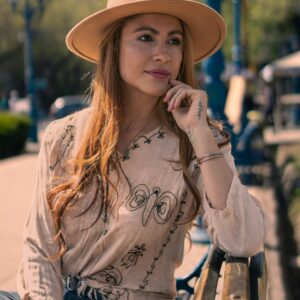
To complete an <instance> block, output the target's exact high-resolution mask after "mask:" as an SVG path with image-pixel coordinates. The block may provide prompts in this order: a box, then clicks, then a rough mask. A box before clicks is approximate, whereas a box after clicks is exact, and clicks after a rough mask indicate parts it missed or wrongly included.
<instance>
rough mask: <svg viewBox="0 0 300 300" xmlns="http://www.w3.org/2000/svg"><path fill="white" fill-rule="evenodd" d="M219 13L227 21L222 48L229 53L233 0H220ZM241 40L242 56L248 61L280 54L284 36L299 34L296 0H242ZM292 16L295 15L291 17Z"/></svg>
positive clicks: (299, 8) (299, 12)
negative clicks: (225, 37)
mask: <svg viewBox="0 0 300 300" xmlns="http://www.w3.org/2000/svg"><path fill="white" fill-rule="evenodd" d="M223 3H224V4H223V15H224V17H225V20H226V22H227V23H228V33H229V35H228V38H227V41H226V43H225V47H224V51H225V55H226V57H227V59H230V57H231V55H232V54H231V49H232V43H233V4H232V3H233V1H230V0H226V1H223ZM242 3H243V8H242V23H243V24H242V44H243V45H244V48H245V52H246V53H245V59H246V61H247V62H248V63H249V64H250V65H259V64H261V63H265V62H269V61H271V60H274V59H276V58H278V57H279V56H281V48H282V45H283V43H284V42H286V39H287V37H289V36H291V35H293V34H296V35H297V34H298V35H299V34H300V32H299V28H298V27H297V24H296V21H295V20H297V19H298V20H299V19H300V6H299V3H298V1H297V0H280V1H277V0H244V1H242ZM293 18H295V19H294V20H293Z"/></svg>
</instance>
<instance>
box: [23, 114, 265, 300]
mask: <svg viewBox="0 0 300 300" xmlns="http://www.w3.org/2000/svg"><path fill="white" fill-rule="evenodd" d="M88 112H89V109H86V110H84V111H81V112H79V113H76V114H74V115H72V116H69V117H66V118H64V119H61V120H57V121H55V122H52V123H51V124H50V125H49V126H48V128H47V130H46V133H45V135H44V140H43V142H42V145H41V150H40V153H39V160H38V170H37V181H36V188H35V194H34V197H33V203H32V206H31V210H30V214H29V216H28V219H27V223H26V226H25V230H24V250H23V260H22V264H21V266H20V269H19V274H18V291H19V293H20V295H21V297H22V299H43V300H44V299H47V300H50V299H54V300H59V299H62V298H63V287H62V278H63V277H65V276H68V275H72V276H80V277H81V278H84V279H85V280H86V281H87V283H88V284H89V285H90V286H92V287H97V288H101V289H102V291H103V293H104V294H105V295H107V296H108V297H109V299H122V300H123V299H130V300H131V299H139V300H141V299H143V300H144V299H151V300H154V299H155V300H157V299H173V298H174V296H175V294H176V287H175V279H174V270H175V268H177V267H178V266H179V265H180V264H181V262H182V259H183V253H184V250H183V248H184V238H185V235H186V232H187V230H188V229H189V226H190V224H184V221H185V219H186V218H187V217H188V215H189V213H191V211H192V208H193V205H192V195H191V193H190V192H189V190H188V189H187V187H186V184H185V182H184V180H183V177H182V172H181V171H180V166H179V165H176V164H174V163H171V162H169V161H168V160H167V159H178V157H179V140H178V138H177V137H176V136H175V135H174V134H172V133H171V132H170V131H169V130H167V129H166V128H165V127H162V126H161V127H160V128H157V129H155V130H153V131H151V132H150V133H148V134H147V136H140V137H138V138H137V139H136V140H135V141H134V142H133V143H132V145H131V150H130V151H129V155H128V157H125V158H123V157H122V154H121V153H118V155H120V157H121V159H120V160H121V165H122V168H123V170H124V172H125V173H126V175H127V177H128V179H129V180H130V182H131V184H132V192H131V193H130V191H129V187H128V185H127V183H126V181H124V180H121V181H120V183H119V184H118V186H117V190H118V193H119V200H118V203H119V207H118V215H114V214H112V215H109V216H108V222H107V223H104V221H103V220H104V219H103V218H102V217H101V218H100V219H99V220H98V221H97V222H96V224H95V225H94V226H92V227H91V228H90V229H88V230H85V229H87V228H88V227H89V225H91V224H92V223H93V222H94V221H95V219H96V216H97V209H96V208H95V209H94V208H93V209H91V210H89V211H88V212H87V213H86V214H84V215H82V216H78V215H79V214H80V212H83V211H84V209H85V208H86V207H88V205H89V203H90V201H91V200H92V199H93V196H94V194H95V192H96V191H97V187H98V183H97V179H95V180H94V181H93V182H91V185H90V186H89V187H88V188H87V190H86V191H85V193H84V194H83V195H81V197H80V200H79V201H78V204H77V205H76V206H75V207H72V208H70V209H68V211H67V213H66V214H65V215H64V217H63V224H62V226H63V233H64V237H65V241H66V244H67V252H66V253H65V255H64V256H63V257H62V258H61V260H59V261H56V262H51V261H49V260H47V259H46V257H47V256H48V255H53V254H55V253H56V251H57V248H56V247H55V246H53V244H52V239H53V234H54V233H53V232H54V230H53V221H52V218H51V215H50V213H49V210H48V208H47V203H46V199H45V195H46V192H47V190H48V189H49V187H50V186H51V185H52V184H53V181H54V179H55V180H57V179H56V178H57V177H66V176H70V175H68V173H70V167H68V164H67V161H68V159H70V158H72V157H74V156H75V153H76V149H78V145H79V143H80V141H81V140H82V136H83V134H84V127H85V124H86V123H87V118H88ZM216 139H217V140H218V142H220V141H222V137H221V136H219V137H216ZM230 149H231V146H230V144H228V145H226V146H223V147H221V150H222V151H223V153H224V157H225V159H226V161H227V162H228V164H229V165H230V167H231V168H232V170H234V177H233V181H232V184H231V187H230V191H229V194H228V199H227V206H226V208H225V209H224V210H222V211H221V210H217V209H213V208H211V207H210V206H209V204H208V202H207V199H206V197H205V187H204V186H203V181H202V178H201V173H200V169H199V167H198V166H197V164H196V162H195V160H194V161H192V162H191V163H190V166H189V171H190V172H191V174H192V176H193V178H194V180H195V182H196V183H197V186H198V188H199V191H200V193H201V195H202V197H203V200H204V201H203V203H202V207H203V209H204V212H205V213H204V215H203V220H204V223H205V224H206V225H207V231H208V234H209V236H210V238H211V240H212V242H213V243H214V244H215V245H216V246H218V247H220V248H222V249H223V250H225V251H228V252H229V253H230V254H232V255H235V256H252V255H254V254H255V253H257V252H258V251H260V250H261V249H262V247H263V241H264V232H265V219H266V217H265V215H264V212H263V210H262V208H261V205H260V204H259V202H258V201H257V200H256V199H255V198H254V197H252V196H251V195H250V194H249V193H248V191H247V188H246V187H245V186H243V185H242V184H241V183H240V181H239V178H238V176H237V173H236V170H235V166H234V161H233V157H232V156H231V153H230ZM68 170H69V171H68ZM110 178H111V180H112V181H113V182H114V180H115V178H116V174H115V171H113V170H111V172H110ZM121 179H122V177H121ZM115 182H116V181H115ZM26 295H27V297H28V296H29V297H28V298H27V297H26Z"/></svg>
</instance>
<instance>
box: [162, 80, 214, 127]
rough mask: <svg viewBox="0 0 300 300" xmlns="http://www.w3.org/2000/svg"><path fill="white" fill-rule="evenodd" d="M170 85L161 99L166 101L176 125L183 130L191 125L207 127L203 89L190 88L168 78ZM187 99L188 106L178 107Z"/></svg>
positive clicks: (205, 96)
mask: <svg viewBox="0 0 300 300" xmlns="http://www.w3.org/2000/svg"><path fill="white" fill-rule="evenodd" d="M170 83H171V85H172V87H171V88H170V89H169V90H168V91H167V93H166V95H165V97H164V99H163V101H164V102H166V103H168V111H170V112H172V114H173V116H174V119H175V121H176V123H177V125H178V126H179V127H180V128H181V129H182V130H183V131H185V132H187V131H188V130H189V129H191V128H192V127H195V126H197V127H208V124H207V120H206V116H207V94H206V92H205V91H203V90H197V89H193V88H191V87H190V86H189V85H187V84H184V83H182V82H180V81H178V80H170ZM183 99H187V101H188V107H180V105H181V102H182V101H183Z"/></svg>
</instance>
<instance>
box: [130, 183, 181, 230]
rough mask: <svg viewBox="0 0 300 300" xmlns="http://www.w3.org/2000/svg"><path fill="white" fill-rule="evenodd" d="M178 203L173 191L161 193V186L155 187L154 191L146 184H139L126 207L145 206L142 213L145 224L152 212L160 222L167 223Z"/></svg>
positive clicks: (131, 208)
mask: <svg viewBox="0 0 300 300" xmlns="http://www.w3.org/2000/svg"><path fill="white" fill-rule="evenodd" d="M176 205H177V199H176V196H175V195H174V194H172V193H171V192H163V193H161V188H160V187H153V188H152V192H150V189H149V188H148V186H147V185H145V184H139V185H137V186H136V187H135V188H133V190H132V192H131V194H130V196H129V199H128V200H127V203H126V208H127V209H128V210H130V211H133V210H137V209H139V208H141V207H144V211H143V214H142V223H143V226H146V225H147V222H148V220H149V218H150V215H151V213H152V212H153V216H154V220H155V221H156V222H157V223H158V224H165V223H166V222H168V220H169V219H170V217H171V215H172V213H173V211H174V208H175V207H176Z"/></svg>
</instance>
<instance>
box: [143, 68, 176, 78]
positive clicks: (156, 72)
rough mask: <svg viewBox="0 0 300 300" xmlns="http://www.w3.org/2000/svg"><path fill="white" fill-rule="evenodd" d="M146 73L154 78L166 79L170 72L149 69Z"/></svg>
mask: <svg viewBox="0 0 300 300" xmlns="http://www.w3.org/2000/svg"><path fill="white" fill-rule="evenodd" d="M146 73H147V74H149V75H150V76H152V77H153V78H155V79H166V78H169V77H170V75H171V73H170V72H168V71H166V70H163V69H155V70H150V71H146Z"/></svg>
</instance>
